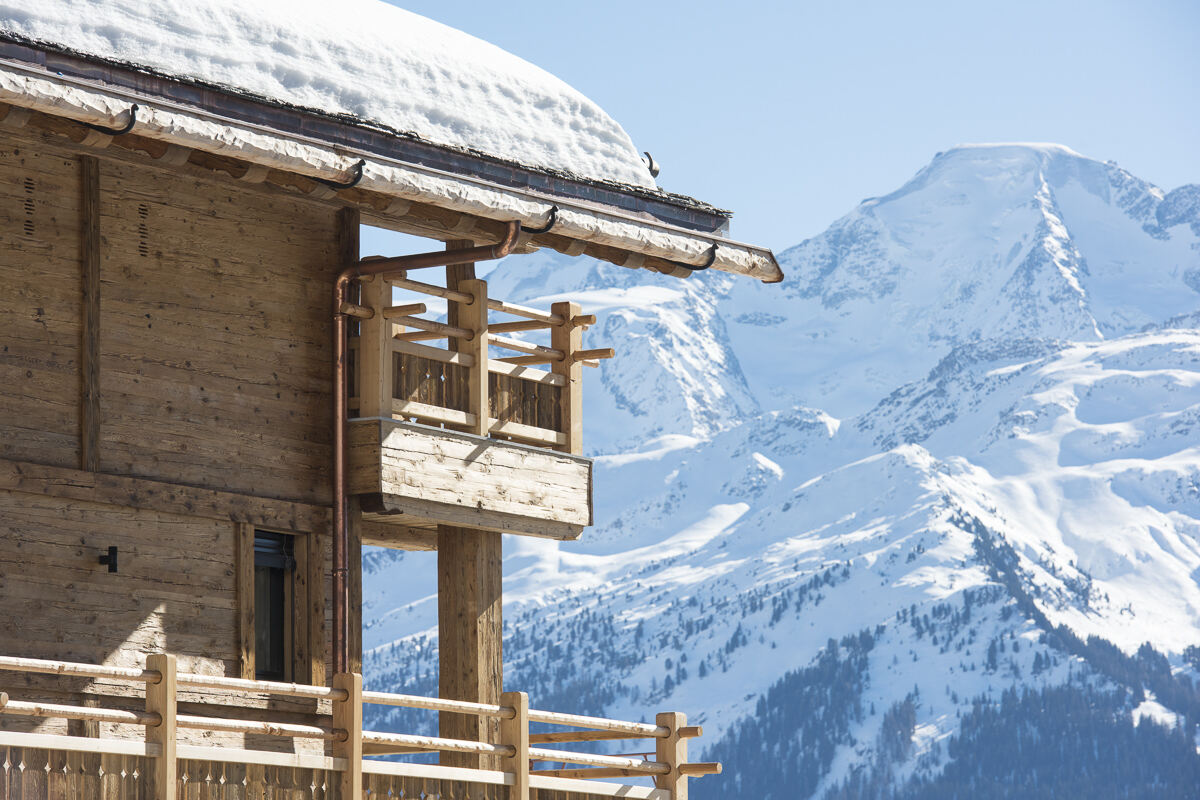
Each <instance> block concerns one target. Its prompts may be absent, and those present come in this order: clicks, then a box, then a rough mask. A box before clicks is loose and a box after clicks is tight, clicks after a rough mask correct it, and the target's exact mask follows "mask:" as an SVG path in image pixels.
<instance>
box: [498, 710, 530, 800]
mask: <svg viewBox="0 0 1200 800" xmlns="http://www.w3.org/2000/svg"><path fill="white" fill-rule="evenodd" d="M500 705H502V706H511V707H512V708H514V709H516V711H517V713H516V716H514V717H513V718H512V719H502V720H500V743H501V744H506V745H508V746H509V747H512V748H513V749H514V750H516V753H514V754H513V756H512V757H511V758H506V759H505V762H506V763H504V764H502V765H501V768H502V769H503V770H504V771H505V772H509V773H512V776H513V783H512V787H511V788H510V789H509V790H508V800H530V798H529V695H527V694H525V692H504V693H503V694H501V695H500Z"/></svg>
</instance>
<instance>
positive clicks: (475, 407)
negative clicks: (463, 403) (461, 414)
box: [458, 280, 491, 436]
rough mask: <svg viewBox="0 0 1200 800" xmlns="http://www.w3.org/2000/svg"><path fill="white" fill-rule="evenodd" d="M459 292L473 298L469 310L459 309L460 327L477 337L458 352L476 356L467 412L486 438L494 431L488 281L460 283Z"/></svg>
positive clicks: (469, 372) (470, 373)
mask: <svg viewBox="0 0 1200 800" xmlns="http://www.w3.org/2000/svg"><path fill="white" fill-rule="evenodd" d="M458 290H459V291H460V292H467V293H468V294H470V295H471V297H473V298H474V302H472V303H471V305H469V306H464V307H460V308H459V309H458V325H459V326H460V327H463V328H466V329H467V330H469V331H471V332H472V333H473V334H475V335H474V337H473V338H472V339H471V341H469V342H461V343H460V345H466V346H465V347H461V346H460V347H459V348H458V350H459V351H460V352H461V351H464V350H465V351H466V352H468V353H470V354H471V355H473V356H475V366H473V367H471V368H470V369H468V370H467V398H468V403H469V406H468V410H469V411H470V412H471V413H472V414H474V415H475V429H474V430H472V431H471V433H474V434H475V435H476V436H487V435H488V431H489V430H490V429H491V424H490V423H491V411H490V410H491V405H490V402H489V400H488V338H487V336H488V307H487V281H480V280H465V281H459V283H458Z"/></svg>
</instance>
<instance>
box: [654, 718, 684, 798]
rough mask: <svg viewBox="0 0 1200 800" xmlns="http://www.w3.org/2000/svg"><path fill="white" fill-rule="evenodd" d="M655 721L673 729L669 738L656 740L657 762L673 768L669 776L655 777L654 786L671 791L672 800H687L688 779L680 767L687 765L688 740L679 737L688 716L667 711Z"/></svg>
mask: <svg viewBox="0 0 1200 800" xmlns="http://www.w3.org/2000/svg"><path fill="white" fill-rule="evenodd" d="M654 721H655V722H657V723H658V724H659V725H662V726H664V727H667V728H670V729H671V735H670V736H668V737H667V738H665V739H655V740H654V741H655V743H656V744H657V748H656V750H657V757H656V760H657V761H658V762H659V763H660V764H668V765H670V767H671V771H670V772H668V773H667V774H665V775H655V776H654V785H655V786H657V787H658V788H659V789H669V790H670V791H671V800H687V777H686V776H685V775H683V774H681V773H680V771H679V767H680V765H682V764H686V763H687V738H686V737H683V736H680V735H679V734H680V728H683V727H686V726H687V715H686V714H681V713H680V712H678V711H666V712H663V713H662V714H659V715H658V716H657V717H655V718H654Z"/></svg>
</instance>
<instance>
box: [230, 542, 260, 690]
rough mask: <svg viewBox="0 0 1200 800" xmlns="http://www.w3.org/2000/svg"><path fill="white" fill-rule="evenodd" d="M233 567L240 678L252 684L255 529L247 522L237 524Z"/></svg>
mask: <svg viewBox="0 0 1200 800" xmlns="http://www.w3.org/2000/svg"><path fill="white" fill-rule="evenodd" d="M233 535H234V552H235V556H234V564H235V568H236V569H237V578H236V586H235V587H234V591H235V593H236V595H237V646H238V649H237V653H238V677H240V678H242V679H244V680H248V681H252V680H254V679H255V677H257V673H256V668H255V663H254V660H255V659H254V651H255V646H254V526H253V525H251V524H250V523H248V522H238V523H236V524H235V525H234V534H233Z"/></svg>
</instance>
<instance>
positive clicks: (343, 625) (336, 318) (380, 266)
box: [333, 222, 521, 673]
mask: <svg viewBox="0 0 1200 800" xmlns="http://www.w3.org/2000/svg"><path fill="white" fill-rule="evenodd" d="M520 233H521V224H520V223H519V222H510V223H508V230H507V231H506V233H505V235H504V241H502V242H500V243H499V244H494V245H485V246H483V247H469V248H466V249H464V250H437V251H434V252H432V253H417V254H415V255H411V256H398V257H396V258H387V259H379V260H375V261H359V262H357V263H355V264H351V265H350V266H348V267H346V268H345V269H343V270H342V271H341V272H339V273H338V276H337V281H336V282H335V283H334V285H333V352H334V361H333V388H334V394H333V671H334V672H335V673H338V672H349V671H350V581H349V573H350V570H349V565H348V564H347V563H346V561H347V558H348V555H349V549H350V530H349V528H348V527H347V524H346V523H347V520H346V415H347V413H348V410H347V406H348V403H349V394H348V392H349V388H350V387H349V386H348V385H347V381H346V352H347V349H348V345H347V341H346V316H347V314H346V311H345V310H344V309H345V305H344V304H345V303H346V300H347V298H346V294H347V290H348V289H349V288H350V282H351V281H353V280H355V279H356V278H363V277H367V276H369V275H383V276H387V275H390V274H392V273H395V272H402V271H404V270H407V269H418V268H421V267H441V266H449V265H451V264H471V263H474V262H476V261H492V260H495V259H497V258H504V257H505V256H506V255H508V254H509V253H511V252H512V249H513V247H514V246H515V245H516V243H517V237H518V236H519V235H520Z"/></svg>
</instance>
